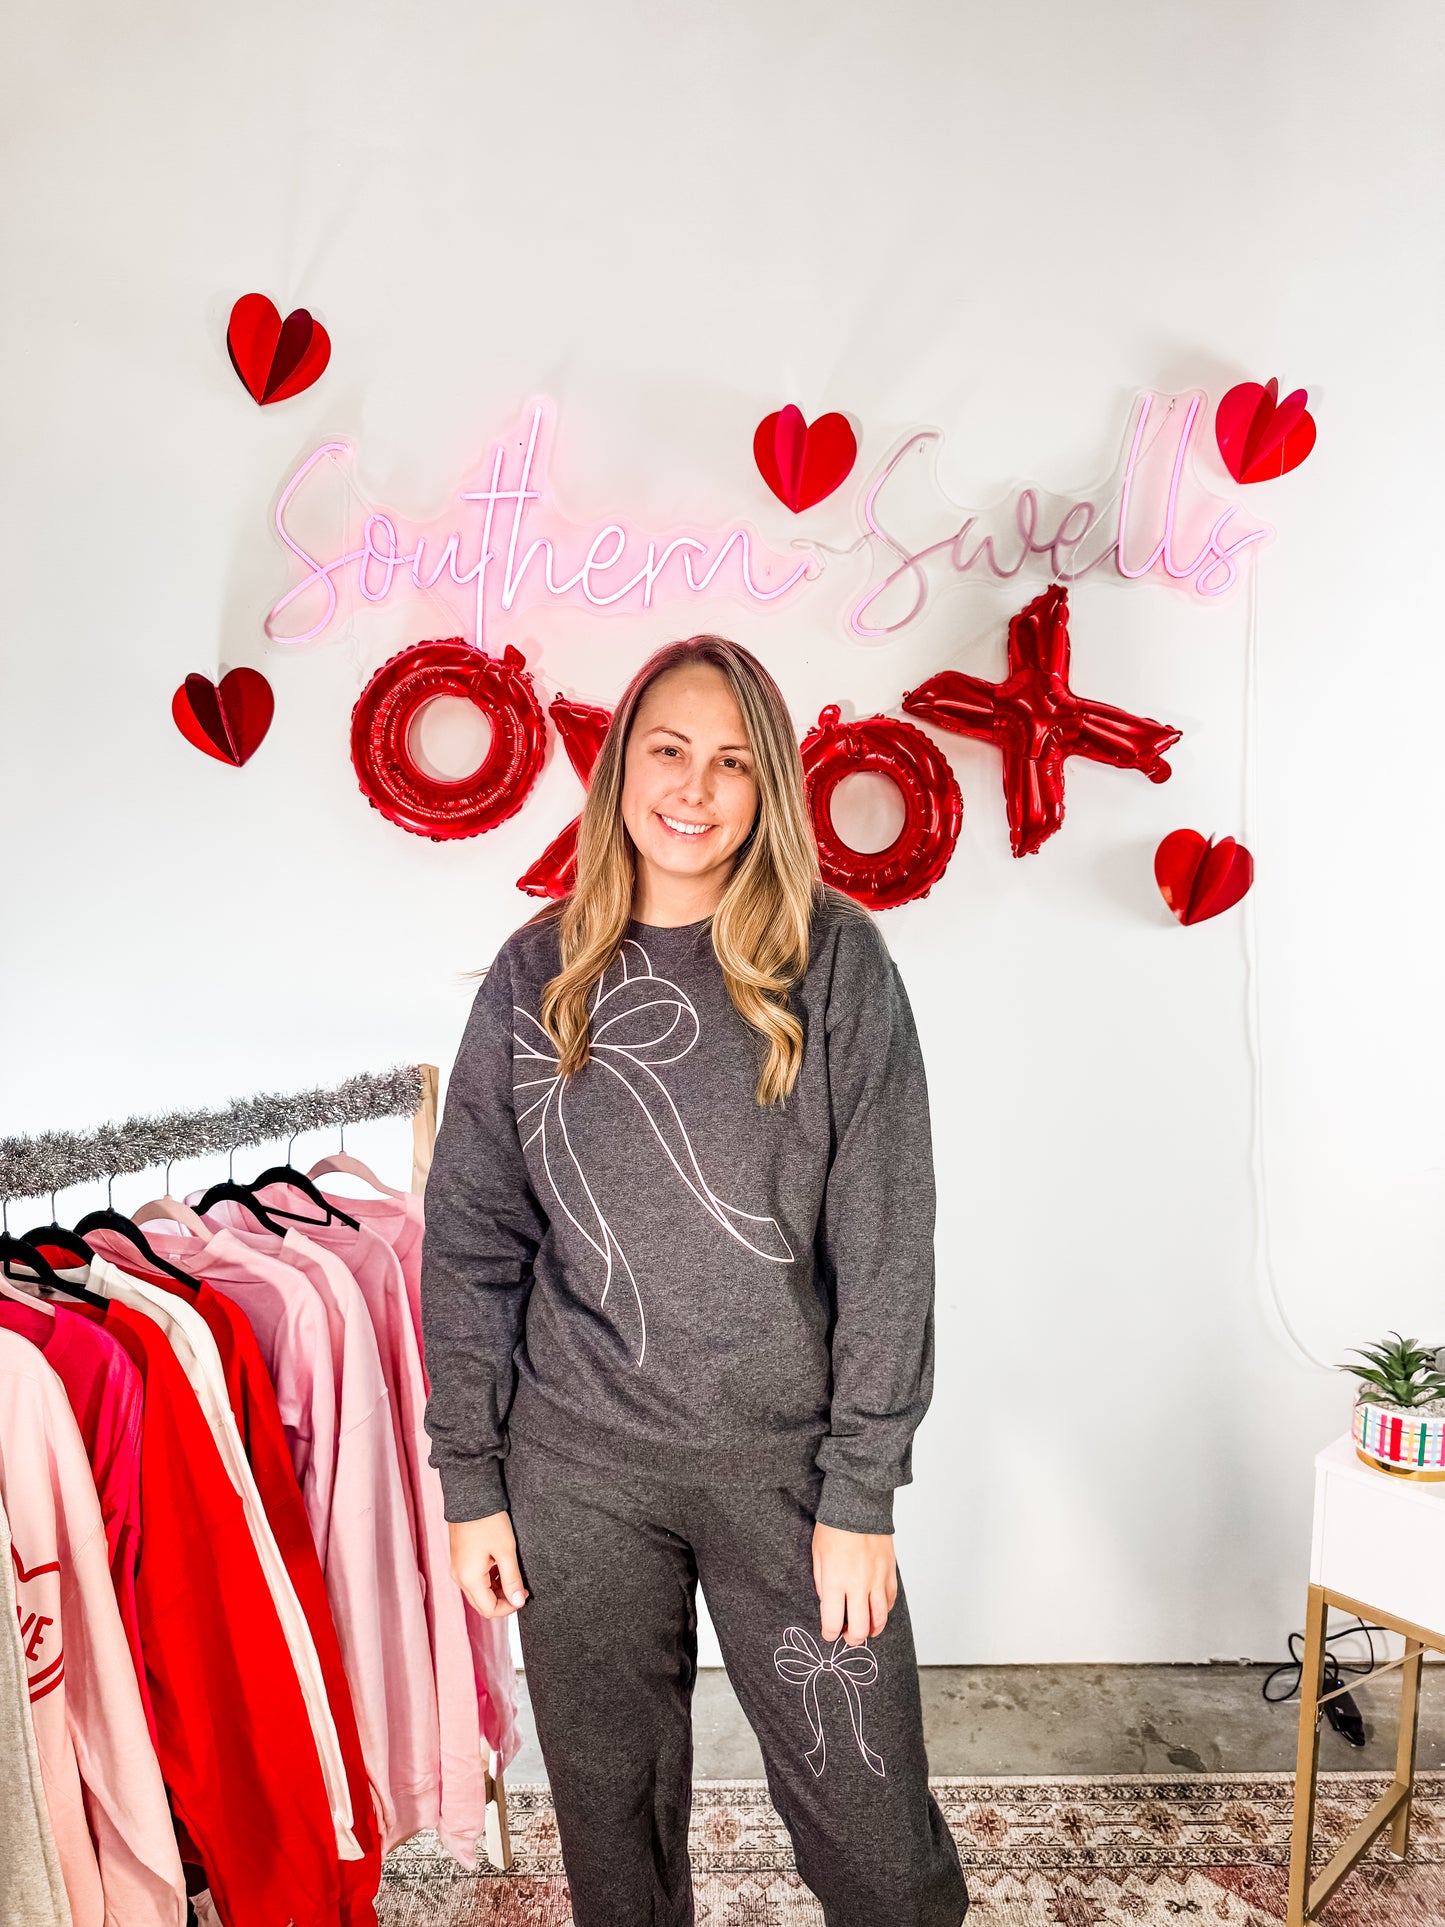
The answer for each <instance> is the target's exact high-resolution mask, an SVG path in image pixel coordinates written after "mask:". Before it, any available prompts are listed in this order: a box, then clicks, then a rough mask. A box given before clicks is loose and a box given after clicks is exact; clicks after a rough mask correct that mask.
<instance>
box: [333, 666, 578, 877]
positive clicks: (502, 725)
mask: <svg viewBox="0 0 1445 1927" xmlns="http://www.w3.org/2000/svg"><path fill="white" fill-rule="evenodd" d="M525 663H526V658H525V657H524V656H523V655H522V654H521V652H520V651H519V650H517V649H514V648H512V646H511V645H510V643H509V644H508V646H507V648H506V649H505V650H504V652H503V653H502V654H501V655H500V656H490V655H488V654H486V652H485V651H484V650H481V649H474V648H473V647H472V646H471V644H470V643H468V642H463V641H462V639H461V637H460V636H454V637H452V638H451V639H450V640H449V641H446V642H419V643H418V644H417V645H416V647H415V648H413V649H403V650H402V652H401V654H400V655H398V656H393V657H392V659H391V661H390V662H388V663H387V664H386V665H385V666H384V667H383V668H381V669H378V670H377V672H376V674H375V675H374V676H373V677H372V679H371V681H370V682H369V683H368V684H367V685H366V687H365V689H363V690H362V692H361V694H360V696H359V697H358V698H357V702H356V707H355V709H353V710H352V712H351V760H352V763H353V764H354V765H355V768H356V776H357V781H358V782H359V783H360V785H361V791H362V794H363V795H364V796H365V797H366V798H367V800H368V801H369V802H370V804H371V806H372V808H373V809H375V810H380V811H381V814H382V815H383V816H384V817H385V818H386V819H387V821H388V822H389V823H395V824H396V825H397V826H398V828H400V829H403V830H410V831H411V833H412V835H413V836H429V837H430V838H431V840H432V841H433V843H442V842H446V841H448V840H449V839H450V838H452V837H460V836H478V835H480V834H481V832H482V831H483V830H494V829H495V828H496V827H497V825H498V824H499V823H504V822H505V821H506V819H507V818H508V817H509V816H512V815H513V814H515V812H516V811H517V810H519V809H520V808H521V807H522V804H523V802H524V801H525V800H526V796H527V792H528V791H529V790H530V789H531V787H532V785H533V784H534V783H535V782H536V780H537V774H538V771H539V770H540V769H541V767H542V759H543V756H544V755H545V753H546V748H547V724H546V719H545V718H544V716H543V714H542V705H541V704H540V703H539V702H538V701H537V698H536V695H535V693H534V692H533V689H532V678H531V674H530V673H529V671H528V670H527V669H526V667H525ZM439 696H456V697H461V698H462V699H464V700H465V701H467V702H471V703H475V704H476V706H477V708H478V709H480V710H481V711H482V712H483V713H484V714H485V716H486V718H487V720H488V722H489V723H490V724H491V729H492V740H491V743H490V744H489V746H488V749H487V754H486V756H485V757H484V758H483V761H482V764H481V767H480V768H479V769H476V770H473V771H472V773H471V775H470V776H463V777H460V778H458V779H457V780H456V781H455V782H450V781H446V780H444V779H442V778H439V777H435V776H430V775H428V773H427V772H426V771H425V770H424V769H422V767H421V765H420V764H419V763H418V762H417V760H416V758H415V757H414V756H413V755H412V752H411V745H410V741H409V737H410V733H411V726H412V724H413V723H414V722H415V721H416V719H417V717H418V716H419V715H420V713H421V711H422V710H423V709H424V708H425V707H426V706H427V704H428V703H431V702H435V701H436V699H437V698H438V697H439Z"/></svg>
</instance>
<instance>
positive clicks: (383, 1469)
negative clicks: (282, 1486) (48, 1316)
mask: <svg viewBox="0 0 1445 1927" xmlns="http://www.w3.org/2000/svg"><path fill="white" fill-rule="evenodd" d="M219 1209H220V1207H218V1211H219ZM245 1221H246V1214H245V1213H243V1212H242V1213H239V1214H238V1223H244V1222H245ZM253 1222H254V1221H253ZM147 1231H148V1232H151V1231H153V1232H155V1233H156V1234H157V1235H156V1236H155V1237H154V1238H153V1240H152V1242H153V1244H154V1246H155V1249H156V1250H157V1251H158V1252H159V1253H160V1254H161V1255H162V1256H163V1257H167V1258H169V1259H171V1261H172V1262H173V1263H174V1264H177V1265H180V1266H181V1267H182V1269H183V1270H185V1271H188V1272H190V1273H191V1275H192V1276H193V1277H197V1278H204V1279H205V1280H206V1282H207V1283H208V1284H209V1285H210V1286H211V1288H212V1289H213V1290H215V1291H219V1292H221V1293H222V1294H223V1296H225V1297H228V1298H230V1299H231V1300H232V1301H233V1303H235V1304H237V1305H239V1306H240V1308H241V1310H242V1311H243V1312H245V1313H246V1316H247V1320H248V1322H250V1323H251V1326H252V1329H253V1331H255V1333H256V1338H257V1341H258V1343H259V1344H260V1347H261V1353H262V1356H263V1358H265V1360H266V1365H267V1369H268V1371H270V1372H271V1373H272V1378H273V1383H275V1384H276V1387H277V1396H278V1400H279V1398H280V1391H281V1380H282V1379H283V1378H284V1377H285V1373H284V1372H283V1370H282V1367H283V1365H287V1364H289V1368H290V1370H291V1371H293V1372H296V1371H302V1372H305V1371H308V1370H309V1371H310V1372H311V1374H312V1387H313V1392H314V1394H315V1396H316V1398H317V1399H320V1398H321V1397H322V1396H323V1394H324V1392H325V1391H326V1390H327V1389H329V1392H330V1396H331V1400H332V1417H333V1426H332V1431H333V1437H334V1439H335V1448H334V1453H335V1456H334V1464H333V1466H332V1468H331V1481H330V1489H331V1507H330V1512H329V1516H328V1518H327V1520H326V1522H325V1530H324V1541H323V1540H322V1539H318V1543H317V1550H318V1552H320V1553H321V1554H322V1570H323V1572H324V1574H325V1576H326V1592H327V1597H328V1598H329V1599H330V1601H331V1609H332V1616H333V1618H334V1620H335V1622H336V1631H337V1636H338V1638H339V1639H340V1641H341V1652H342V1658H343V1660H344V1662H345V1666H346V1678H347V1683H348V1684H349V1686H350V1687H351V1697H352V1702H353V1704H354V1706H355V1709H356V1723H357V1727H358V1729H359V1731H360V1734H361V1750H362V1755H363V1757H364V1759H365V1761H366V1769H367V1776H368V1778H369V1779H370V1781H371V1786H372V1794H373V1799H374V1801H375V1804H376V1808H377V1822H378V1826H379V1828H380V1830H381V1834H382V1845H383V1848H384V1849H385V1850H387V1851H390V1849H391V1848H392V1847H394V1846H396V1845H398V1844H399V1843H400V1842H401V1841H403V1840H407V1839H409V1838H410V1837H411V1836H412V1834H414V1833H417V1832H419V1831H420V1830H421V1829H423V1828H429V1827H435V1826H436V1824H437V1821H438V1818H439V1796H440V1779H441V1773H440V1759H439V1741H438V1719H437V1703H436V1682H435V1679H434V1677H433V1674H432V1669H431V1661H430V1651H431V1648H430V1641H429V1638H428V1634H427V1620H426V1608H425V1605H424V1604H423V1600H422V1587H421V1579H420V1576H419V1573H418V1570H417V1560H416V1548H415V1543H414V1540H413V1536H412V1527H411V1518H410V1513H409V1509H408V1504H407V1497H406V1488H405V1482H404V1480H403V1477H402V1470H401V1465H400V1461H399V1459H398V1456H397V1451H396V1444H395V1439H394V1435H393V1427H392V1418H391V1401H390V1399H389V1397H388V1394H387V1388H386V1381H385V1377H384V1375H383V1373H382V1369H381V1359H380V1355H379V1352H378V1349H377V1343H376V1336H375V1333H374V1332H373V1330H372V1326H371V1320H370V1318H369V1316H368V1314H367V1310H366V1305H365V1302H364V1300H363V1299H362V1296H361V1292H360V1288H359V1287H358V1285H357V1283H356V1280H355V1279H354V1278H353V1277H352V1276H351V1274H350V1272H349V1271H348V1270H347V1269H346V1267H345V1265H344V1264H342V1263H341V1261H340V1260H339V1259H337V1258H334V1257H332V1256H331V1255H330V1254H329V1253H328V1252H325V1251H322V1250H321V1249H320V1248H319V1247H318V1246H316V1245H313V1244H311V1243H310V1242H309V1241H308V1240H307V1239H305V1238H303V1237H302V1236H301V1235H300V1234H299V1233H297V1232H292V1233H288V1235H287V1236H286V1238H285V1239H284V1240H282V1239H277V1238H275V1237H273V1236H272V1235H271V1234H270V1233H269V1232H256V1231H248V1230H243V1229H239V1228H238V1229H229V1228H226V1227H223V1226H221V1225H220V1223H219V1221H217V1223H216V1232H215V1235H214V1236H213V1237H212V1238H211V1239H210V1240H209V1241H202V1240H200V1239H198V1238H194V1237H189V1236H184V1235H177V1234H172V1233H171V1232H170V1230H169V1227H166V1226H163V1225H161V1224H160V1223H159V1222H157V1223H154V1224H151V1225H148V1226H147ZM163 1239H164V1242H162V1240H163ZM258 1281H259V1282H258ZM278 1296H280V1297H287V1298H290V1299H293V1300H294V1299H297V1298H298V1297H299V1298H301V1299H306V1300H309V1301H310V1302H311V1304H312V1305H313V1307H314V1306H319V1307H320V1309H321V1314H322V1322H323V1323H324V1325H325V1328H326V1332H327V1345H328V1352H327V1357H328V1359H329V1364H330V1375H329V1380H328V1381H327V1382H326V1383H325V1384H323V1381H322V1379H321V1377H320V1375H319V1371H318V1370H317V1361H316V1359H315V1358H313V1359H312V1360H311V1361H310V1363H309V1365H308V1362H307V1361H305V1360H298V1359H295V1358H292V1359H290V1360H289V1361H287V1360H285V1359H283V1358H282V1357H281V1356H280V1355H279V1353H277V1354H274V1355H273V1351H272V1347H271V1345H270V1344H269V1343H268V1340H267V1337H266V1329H265V1327H266V1322H267V1321H266V1318H265V1317H253V1316H252V1307H253V1304H256V1303H257V1301H258V1300H264V1301H265V1302H266V1303H268V1304H269V1303H271V1302H272V1301H273V1300H274V1299H275V1298H277V1297H278ZM287 1328H288V1330H289V1332H290V1335H291V1338H292V1342H293V1343H294V1342H295V1338H296V1334H297V1333H298V1332H300V1331H301V1330H303V1329H304V1330H305V1331H306V1332H307V1333H308V1334H309V1333H311V1332H312V1331H313V1330H314V1326H313V1325H312V1324H311V1322H310V1321H307V1322H306V1323H305V1325H304V1327H303V1322H302V1319H301V1316H300V1312H299V1308H298V1310H297V1314H296V1316H295V1317H293V1318H292V1319H291V1320H290V1321H289V1323H288V1327H287ZM272 1329H273V1331H277V1330H278V1329H279V1328H278V1327H277V1326H274V1325H273V1327H272ZM303 1496H304V1482H303ZM323 1543H324V1551H323V1550H322V1547H323Z"/></svg>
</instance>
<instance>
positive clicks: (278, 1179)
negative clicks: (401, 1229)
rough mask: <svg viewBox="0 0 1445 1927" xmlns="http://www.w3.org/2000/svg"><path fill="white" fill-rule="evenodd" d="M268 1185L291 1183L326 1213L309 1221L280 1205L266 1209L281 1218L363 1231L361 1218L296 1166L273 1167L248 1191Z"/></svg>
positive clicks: (252, 1183)
mask: <svg viewBox="0 0 1445 1927" xmlns="http://www.w3.org/2000/svg"><path fill="white" fill-rule="evenodd" d="M268 1184H289V1185H290V1186H291V1187H292V1189H293V1190H296V1191H299V1192H301V1194H302V1195H303V1196H304V1197H307V1198H309V1199H310V1200H311V1202H312V1203H313V1204H314V1205H316V1206H317V1208H318V1209H319V1210H320V1211H322V1212H323V1213H324V1216H322V1217H320V1218H305V1217H303V1216H302V1215H301V1213H300V1212H299V1211H283V1210H282V1208H281V1206H280V1205H279V1204H268V1205H267V1206H266V1209H267V1210H268V1211H272V1212H274V1213H275V1214H276V1216H277V1217H278V1218H290V1219H292V1220H293V1221H294V1222H295V1223H297V1224H344V1225H346V1226H347V1227H348V1229H350V1230H352V1231H359V1230H360V1229H361V1225H360V1222H359V1220H358V1219H356V1218H353V1217H352V1216H351V1215H350V1214H349V1213H348V1212H345V1211H343V1210H342V1209H341V1207H340V1205H338V1204H336V1203H334V1202H333V1200H332V1199H330V1198H328V1197H327V1196H326V1194H325V1193H324V1192H323V1191H321V1190H319V1189H318V1187H317V1186H316V1185H315V1184H314V1183H313V1182H312V1180H311V1179H310V1178H308V1177H307V1175H306V1173H305V1172H304V1171H298V1170H297V1169H296V1166H295V1165H294V1164H273V1165H272V1166H271V1168H270V1170H269V1171H263V1172H262V1173H261V1175H260V1177H259V1178H255V1179H253V1180H252V1182H251V1183H250V1184H249V1185H247V1187H246V1189H247V1190H248V1191H252V1192H255V1191H264V1190H265V1188H266V1186H267V1185H268ZM202 1208H203V1209H204V1207H202Z"/></svg>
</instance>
